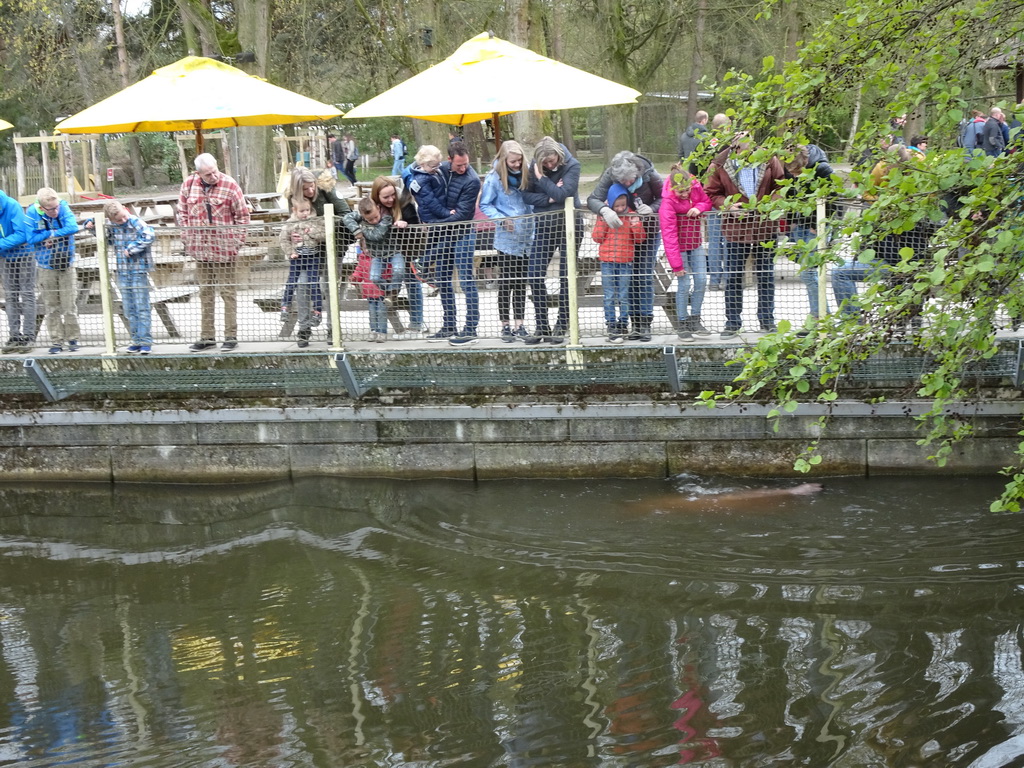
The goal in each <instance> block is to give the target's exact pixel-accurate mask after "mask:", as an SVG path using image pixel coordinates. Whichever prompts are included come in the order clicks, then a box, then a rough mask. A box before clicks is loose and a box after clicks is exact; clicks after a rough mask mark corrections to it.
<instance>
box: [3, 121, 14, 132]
mask: <svg viewBox="0 0 1024 768" xmlns="http://www.w3.org/2000/svg"><path fill="white" fill-rule="evenodd" d="M13 127H14V126H13V125H11V124H10V123H8V122H7V121H6V120H0V131H6V130H7V129H8V128H13Z"/></svg>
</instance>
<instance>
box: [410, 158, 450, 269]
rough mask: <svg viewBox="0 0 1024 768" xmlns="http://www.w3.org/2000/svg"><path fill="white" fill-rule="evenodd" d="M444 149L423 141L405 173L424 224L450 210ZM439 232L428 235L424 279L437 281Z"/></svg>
mask: <svg viewBox="0 0 1024 768" xmlns="http://www.w3.org/2000/svg"><path fill="white" fill-rule="evenodd" d="M440 169H441V150H440V149H438V148H437V147H435V146H434V145H433V144H424V145H423V146H422V147H420V148H419V149H418V150H416V157H415V158H414V159H413V162H412V165H410V166H409V167H408V168H406V169H405V171H404V172H403V173H402V181H403V183H404V185H405V188H406V189H408V190H409V191H410V192H411V193H412V197H413V200H415V201H416V209H417V211H418V212H419V217H420V221H422V222H423V223H424V224H433V223H434V222H438V221H444V219H445V218H446V217H447V216H448V213H449V212H448V210H447V209H446V208H445V207H444V201H443V196H444V190H443V189H442V188H441V176H440V174H439V171H440ZM439 234H440V233H439V232H437V231H432V232H430V233H429V235H428V237H427V245H426V247H425V248H424V249H423V254H422V255H421V256H420V259H419V263H418V264H417V268H418V269H419V272H420V278H421V279H422V280H423V282H425V283H431V284H433V282H434V255H435V253H436V251H437V248H438V246H439V243H440V238H439Z"/></svg>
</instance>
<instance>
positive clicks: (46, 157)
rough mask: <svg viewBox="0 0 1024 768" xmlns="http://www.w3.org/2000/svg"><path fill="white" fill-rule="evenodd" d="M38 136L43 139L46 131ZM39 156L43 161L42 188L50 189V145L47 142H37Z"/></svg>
mask: <svg viewBox="0 0 1024 768" xmlns="http://www.w3.org/2000/svg"><path fill="white" fill-rule="evenodd" d="M39 135H40V136H41V137H43V138H45V137H46V131H40V132H39ZM39 150H40V151H39V156H40V157H41V158H42V161H43V186H44V187H52V186H53V184H51V183H50V143H49V142H48V141H41V142H39Z"/></svg>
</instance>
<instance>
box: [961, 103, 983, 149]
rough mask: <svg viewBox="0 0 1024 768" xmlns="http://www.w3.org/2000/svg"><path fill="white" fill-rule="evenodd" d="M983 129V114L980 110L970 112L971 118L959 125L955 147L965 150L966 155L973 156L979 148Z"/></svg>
mask: <svg viewBox="0 0 1024 768" xmlns="http://www.w3.org/2000/svg"><path fill="white" fill-rule="evenodd" d="M984 128H985V113H984V112H982V111H981V110H980V109H975V110H972V111H971V116H970V117H968V118H965V119H964V121H963V122H962V123H961V124H960V134H959V136H957V142H956V144H957V146H958V147H961V148H963V149H965V150H967V154H968V155H973V154H974V153H975V150H977V149H980V148H981V132H982V130H983V129H984Z"/></svg>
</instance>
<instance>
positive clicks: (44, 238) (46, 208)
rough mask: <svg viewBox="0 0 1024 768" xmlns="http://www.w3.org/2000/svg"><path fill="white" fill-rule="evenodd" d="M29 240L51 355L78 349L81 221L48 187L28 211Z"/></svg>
mask: <svg viewBox="0 0 1024 768" xmlns="http://www.w3.org/2000/svg"><path fill="white" fill-rule="evenodd" d="M25 215H26V217H27V218H28V226H29V236H28V242H29V243H30V244H31V245H33V246H34V247H35V256H36V266H37V267H38V269H39V271H38V276H39V293H40V296H41V297H42V300H43V311H44V312H46V332H47V334H49V336H50V354H51V355H56V354H58V353H59V352H61V351H62V350H63V349H64V347H65V346H66V347H67V349H68V351H69V352H74V351H75V350H77V349H78V336H79V327H78V276H77V274H76V272H77V270H76V269H75V233H77V232H78V221H77V219H75V214H74V213H72V211H71V206H69V205H68V204H67V203H66V202H64V201H63V200H61V199H60V197H58V196H57V193H56V192H55V191H54V190H52V189H50V188H49V187H43V188H42V189H40V190H39V191H38V192H37V193H36V201H35V202H34V203H33V204H32V205H30V206H29V207H28V210H27V211H25Z"/></svg>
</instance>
